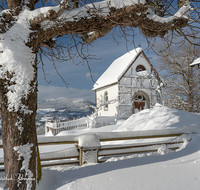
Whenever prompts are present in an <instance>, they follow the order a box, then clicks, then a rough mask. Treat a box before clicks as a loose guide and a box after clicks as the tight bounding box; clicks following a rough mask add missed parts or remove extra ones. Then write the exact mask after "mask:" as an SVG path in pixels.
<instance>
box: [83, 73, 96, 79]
mask: <svg viewBox="0 0 200 190" xmlns="http://www.w3.org/2000/svg"><path fill="white" fill-rule="evenodd" d="M97 76H98V74H97V73H92V77H97ZM86 78H88V79H91V73H90V72H88V73H86Z"/></svg>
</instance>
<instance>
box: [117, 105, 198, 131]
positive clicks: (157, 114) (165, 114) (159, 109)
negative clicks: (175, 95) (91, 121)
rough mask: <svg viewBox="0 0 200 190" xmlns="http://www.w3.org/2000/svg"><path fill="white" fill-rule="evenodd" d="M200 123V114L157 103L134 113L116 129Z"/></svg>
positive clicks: (163, 127)
mask: <svg viewBox="0 0 200 190" xmlns="http://www.w3.org/2000/svg"><path fill="white" fill-rule="evenodd" d="M198 125H200V116H199V115H197V114H194V113H188V112H184V111H181V110H177V109H173V108H170V107H167V106H162V105H160V104H156V105H155V107H154V108H153V109H145V110H143V111H141V112H138V113H136V114H133V115H132V116H130V117H129V118H128V119H127V120H126V121H125V122H124V123H123V124H122V125H121V126H120V127H119V128H118V129H117V130H114V131H141V130H156V129H175V128H180V127H185V126H198Z"/></svg>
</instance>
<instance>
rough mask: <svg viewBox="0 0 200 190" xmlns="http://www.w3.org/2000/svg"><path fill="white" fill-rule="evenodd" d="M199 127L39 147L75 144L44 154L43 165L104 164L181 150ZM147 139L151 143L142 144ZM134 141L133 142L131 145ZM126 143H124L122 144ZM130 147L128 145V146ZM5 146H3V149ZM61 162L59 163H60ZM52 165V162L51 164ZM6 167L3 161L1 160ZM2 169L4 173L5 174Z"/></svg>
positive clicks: (51, 140)
mask: <svg viewBox="0 0 200 190" xmlns="http://www.w3.org/2000/svg"><path fill="white" fill-rule="evenodd" d="M197 131H199V127H184V128H179V129H168V130H151V131H126V132H97V133H87V134H82V135H68V136H52V137H38V145H39V146H44V145H58V144H74V145H75V146H74V147H73V148H70V149H66V150H63V151H57V152H51V153H43V154H40V157H41V162H42V163H41V165H42V167H45V166H54V165H64V164H78V163H79V165H82V164H84V163H91V162H96V163H97V162H98V163H100V162H104V161H106V160H107V159H108V158H109V157H111V156H116V155H123V154H138V153H151V152H158V153H159V154H163V152H168V151H169V150H170V151H175V150H177V149H179V150H181V149H182V148H184V147H185V146H186V145H187V143H189V141H190V140H191V138H192V137H193V135H194V134H196V133H197ZM142 139H146V140H148V141H144V142H139V141H138V140H142ZM130 140H131V141H130ZM108 141H116V142H117V141H118V142H119V143H118V145H117V144H116V145H109V143H108ZM122 141H124V142H123V143H122ZM127 141H128V143H125V142H127ZM104 142H106V145H104ZM2 147H3V146H2V145H0V148H2ZM56 160H57V161H56ZM49 161H50V162H49ZM0 165H3V158H0ZM3 170H4V168H1V169H0V171H3Z"/></svg>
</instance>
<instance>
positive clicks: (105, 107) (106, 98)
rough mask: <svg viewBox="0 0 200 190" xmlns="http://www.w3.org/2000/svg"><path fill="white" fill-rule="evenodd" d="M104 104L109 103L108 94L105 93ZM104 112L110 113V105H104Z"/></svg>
mask: <svg viewBox="0 0 200 190" xmlns="http://www.w3.org/2000/svg"><path fill="white" fill-rule="evenodd" d="M104 102H105V103H107V102H108V92H107V91H106V92H104ZM104 110H105V111H108V104H105V105H104Z"/></svg>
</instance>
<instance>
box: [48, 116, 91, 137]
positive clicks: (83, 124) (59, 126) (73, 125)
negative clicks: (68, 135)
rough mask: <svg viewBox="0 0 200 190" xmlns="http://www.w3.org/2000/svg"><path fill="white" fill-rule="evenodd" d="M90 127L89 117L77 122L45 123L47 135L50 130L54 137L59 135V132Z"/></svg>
mask: <svg viewBox="0 0 200 190" xmlns="http://www.w3.org/2000/svg"><path fill="white" fill-rule="evenodd" d="M88 127H89V122H88V117H83V118H80V119H76V120H70V121H64V122H57V121H53V122H51V121H47V122H46V123H45V130H46V133H48V132H49V130H51V131H52V133H53V135H57V134H58V133H59V132H61V131H64V130H74V129H84V128H88Z"/></svg>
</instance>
